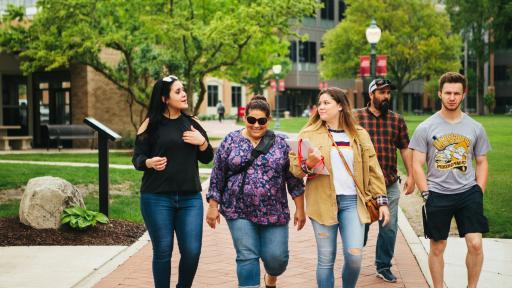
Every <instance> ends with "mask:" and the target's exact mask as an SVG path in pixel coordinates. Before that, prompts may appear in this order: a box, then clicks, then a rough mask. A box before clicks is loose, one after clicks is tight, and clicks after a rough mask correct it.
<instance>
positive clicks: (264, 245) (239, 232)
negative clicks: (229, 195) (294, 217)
mask: <svg viewBox="0 0 512 288" xmlns="http://www.w3.org/2000/svg"><path fill="white" fill-rule="evenodd" d="M227 222H228V226H229V231H230V232H231V237H232V238H233V245H234V246H235V250H236V275H237V277H238V287H245V288H249V287H250V288H252V287H255V288H257V287H260V261H259V259H260V258H261V260H262V261H263V266H264V267H265V270H266V272H267V274H268V275H270V276H279V275H281V274H283V272H284V271H285V270H286V266H288V225H259V224H255V223H253V222H251V221H249V220H245V219H235V220H227Z"/></svg>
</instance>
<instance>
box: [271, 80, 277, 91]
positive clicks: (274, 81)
mask: <svg viewBox="0 0 512 288" xmlns="http://www.w3.org/2000/svg"><path fill="white" fill-rule="evenodd" d="M270 88H272V91H276V80H274V79H272V80H270Z"/></svg>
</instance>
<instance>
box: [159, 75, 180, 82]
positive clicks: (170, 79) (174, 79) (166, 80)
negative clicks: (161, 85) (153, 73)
mask: <svg viewBox="0 0 512 288" xmlns="http://www.w3.org/2000/svg"><path fill="white" fill-rule="evenodd" d="M176 80H178V77H176V76H174V75H169V76H166V77H164V78H162V81H165V82H173V81H176Z"/></svg>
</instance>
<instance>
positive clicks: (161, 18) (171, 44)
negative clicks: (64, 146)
mask: <svg viewBox="0 0 512 288" xmlns="http://www.w3.org/2000/svg"><path fill="white" fill-rule="evenodd" d="M38 7H39V12H38V13H37V14H36V15H35V16H34V19H33V20H32V21H30V22H27V20H24V19H21V17H20V15H19V9H18V11H17V12H16V11H15V10H16V9H11V10H10V12H9V13H7V16H6V18H5V19H4V20H3V21H2V25H3V26H4V27H5V28H4V29H1V30H0V49H2V50H4V51H8V52H11V53H16V54H19V56H20V59H21V60H22V70H23V71H24V72H25V73H30V72H33V71H36V70H39V69H44V70H52V69H56V68H61V67H68V66H69V65H70V64H72V63H78V64H83V65H87V66H89V67H92V68H93V69H94V70H96V71H97V72H99V73H101V74H102V75H104V76H105V77H106V78H107V79H109V80H110V81H112V82H113V83H114V84H115V85H117V86H118V87H119V88H120V89H121V90H123V91H125V92H127V95H128V97H129V99H128V101H129V103H130V104H131V108H133V107H134V105H140V106H142V107H146V106H147V102H148V100H149V97H150V89H151V86H152V83H153V82H154V81H155V79H158V78H159V77H161V75H163V74H166V73H173V74H176V75H178V76H180V78H182V79H184V82H185V85H186V88H187V90H188V97H189V99H188V100H189V107H190V108H191V110H193V112H194V113H196V114H197V112H198V110H199V107H200V105H201V103H202V101H203V100H204V96H205V94H206V86H205V77H206V76H207V75H210V74H213V73H216V72H218V71H221V70H227V69H229V68H230V67H233V66H234V65H235V64H236V63H237V62H239V61H240V59H241V58H242V56H243V55H244V53H245V50H246V48H247V47H248V46H249V45H252V41H255V39H264V38H265V37H275V36H278V37H282V38H286V37H287V36H288V35H290V34H292V33H293V28H294V25H295V24H296V23H298V22H299V21H298V20H294V19H302V18H303V17H304V16H306V15H309V14H311V12H312V11H314V10H315V9H316V8H317V7H318V4H317V3H316V1H315V0H296V1H292V0H286V1H272V0H254V1H235V0H210V1H204V0H189V1H172V0H171V1H163V0H140V1H124V0H111V1H101V0H92V1H91V0H41V1H38ZM17 17H18V18H17ZM27 23H29V24H27ZM106 50H112V51H114V52H115V53H114V54H115V55H118V59H116V60H115V61H112V59H106V58H105V57H102V53H103V52H105V51H106ZM276 51H277V52H278V51H280V48H279V47H276V50H275V51H268V50H267V52H268V53H269V54H268V55H267V56H268V57H269V58H270V57H271V56H272V55H273V54H276ZM197 89H199V92H198V93H197V96H198V97H197V101H194V100H195V99H194V92H195V91H196V90H197ZM194 103H195V105H194ZM131 115H132V123H133V125H134V127H135V126H136V125H137V123H138V122H139V121H136V119H134V117H133V113H131Z"/></svg>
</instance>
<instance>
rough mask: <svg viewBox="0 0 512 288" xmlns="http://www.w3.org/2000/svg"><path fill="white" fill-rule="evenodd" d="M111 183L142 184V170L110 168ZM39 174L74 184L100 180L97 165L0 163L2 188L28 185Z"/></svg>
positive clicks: (0, 187) (0, 184) (0, 185)
mask: <svg viewBox="0 0 512 288" xmlns="http://www.w3.org/2000/svg"><path fill="white" fill-rule="evenodd" d="M109 171H110V174H109V180H110V183H111V184H120V183H125V182H131V183H134V185H135V186H136V187H139V186H140V179H141V177H142V172H140V171H136V170H129V169H109ZM39 176H56V177H60V178H63V179H66V180H67V181H69V182H70V183H72V184H86V183H97V182H98V168H95V167H63V166H44V165H29V164H5V163H1V164H0V189H8V188H17V187H21V186H23V185H26V184H27V182H28V180H29V179H31V178H34V177H39Z"/></svg>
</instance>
